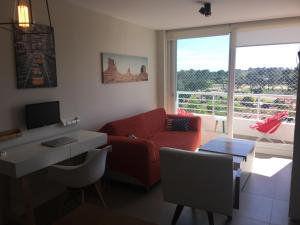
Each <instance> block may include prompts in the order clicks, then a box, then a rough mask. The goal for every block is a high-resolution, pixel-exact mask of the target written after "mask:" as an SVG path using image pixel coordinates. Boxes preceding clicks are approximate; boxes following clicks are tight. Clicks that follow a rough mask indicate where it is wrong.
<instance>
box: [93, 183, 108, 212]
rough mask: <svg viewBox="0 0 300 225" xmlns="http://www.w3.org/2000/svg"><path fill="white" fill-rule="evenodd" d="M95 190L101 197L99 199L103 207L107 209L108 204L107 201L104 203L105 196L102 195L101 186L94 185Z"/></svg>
mask: <svg viewBox="0 0 300 225" xmlns="http://www.w3.org/2000/svg"><path fill="white" fill-rule="evenodd" d="M94 188H95V189H96V192H97V194H98V197H99V199H100V200H101V201H102V204H103V206H104V207H105V208H107V206H106V203H105V201H104V198H103V195H102V193H101V190H100V188H99V186H98V185H97V184H94Z"/></svg>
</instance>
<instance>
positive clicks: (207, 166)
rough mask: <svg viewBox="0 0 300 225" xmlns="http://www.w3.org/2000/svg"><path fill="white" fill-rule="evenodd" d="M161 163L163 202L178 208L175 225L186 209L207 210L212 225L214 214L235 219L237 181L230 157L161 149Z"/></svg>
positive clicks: (175, 214)
mask: <svg viewBox="0 0 300 225" xmlns="http://www.w3.org/2000/svg"><path fill="white" fill-rule="evenodd" d="M160 160H161V181H162V192H163V197H164V200H165V201H168V202H171V203H175V204H177V207H176V210H175V213H174V216H173V220H172V224H176V222H177V220H178V218H179V216H180V214H181V212H182V210H183V208H184V206H189V207H192V208H197V209H202V210H205V211H206V212H207V214H208V220H209V225H213V224H214V217H213V213H220V214H223V215H226V216H227V219H228V220H231V219H232V211H233V207H234V192H235V189H234V187H235V185H236V180H235V176H234V172H233V164H232V157H231V156H228V155H221V154H213V153H204V152H201V151H200V152H189V151H184V150H179V149H172V148H161V149H160ZM237 188H239V187H237ZM238 191H239V190H238Z"/></svg>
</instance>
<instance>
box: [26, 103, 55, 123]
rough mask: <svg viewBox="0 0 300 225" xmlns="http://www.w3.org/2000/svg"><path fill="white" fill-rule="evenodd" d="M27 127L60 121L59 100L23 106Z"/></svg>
mask: <svg viewBox="0 0 300 225" xmlns="http://www.w3.org/2000/svg"><path fill="white" fill-rule="evenodd" d="M25 111H26V125H27V129H33V128H38V127H43V126H48V125H52V124H56V123H59V122H60V113H59V102H58V101H53V102H43V103H37V104H30V105H26V106H25Z"/></svg>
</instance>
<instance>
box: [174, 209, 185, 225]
mask: <svg viewBox="0 0 300 225" xmlns="http://www.w3.org/2000/svg"><path fill="white" fill-rule="evenodd" d="M183 207H184V206H183V205H177V206H176V209H175V213H174V216H173V219H172V225H175V224H176V222H177V220H178V218H179V216H180V214H181V212H182V210H183Z"/></svg>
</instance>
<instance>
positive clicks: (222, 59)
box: [177, 35, 300, 71]
mask: <svg viewBox="0 0 300 225" xmlns="http://www.w3.org/2000/svg"><path fill="white" fill-rule="evenodd" d="M299 50H300V44H285V45H269V46H254V47H239V48H237V50H236V68H237V69H243V70H246V69H248V68H250V67H252V68H255V67H284V68H295V67H296V66H297V52H298V51H299ZM228 61H229V35H223V36H214V37H203V38H192V39H182V40H178V41H177V71H180V70H189V69H194V70H204V69H208V70H210V71H218V70H225V71H227V70H228Z"/></svg>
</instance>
